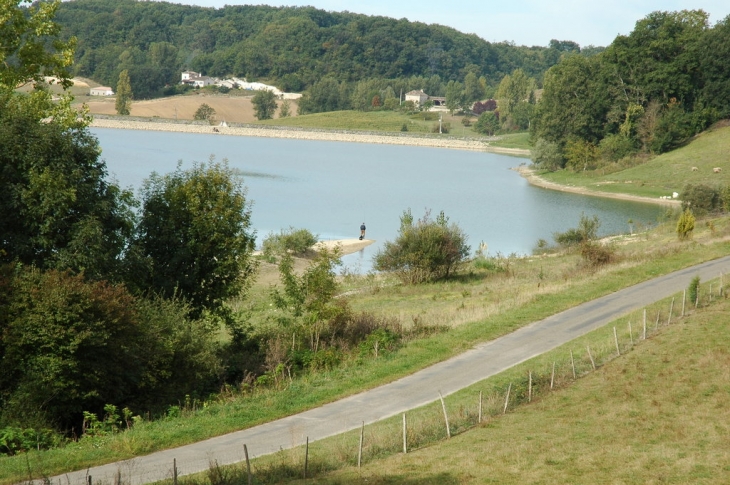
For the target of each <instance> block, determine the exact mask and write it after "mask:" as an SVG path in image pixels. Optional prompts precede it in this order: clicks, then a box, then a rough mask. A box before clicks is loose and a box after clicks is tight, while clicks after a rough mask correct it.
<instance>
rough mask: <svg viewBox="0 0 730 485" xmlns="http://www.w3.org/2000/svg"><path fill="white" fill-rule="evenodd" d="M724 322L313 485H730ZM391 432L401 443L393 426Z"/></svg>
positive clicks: (712, 313) (727, 306) (678, 331)
mask: <svg viewBox="0 0 730 485" xmlns="http://www.w3.org/2000/svg"><path fill="white" fill-rule="evenodd" d="M728 312H730V301H728V300H725V299H723V300H721V301H719V302H718V301H716V302H714V303H712V304H710V306H708V307H707V308H705V309H703V310H699V311H697V312H696V313H694V314H692V315H689V316H687V317H685V318H684V319H679V318H676V319H675V320H674V321H673V323H672V325H670V326H668V327H664V328H660V331H659V332H658V333H656V334H655V335H652V336H651V337H650V338H649V339H648V340H647V341H643V342H641V343H639V344H638V345H636V347H633V348H631V349H629V351H628V353H626V352H627V349H626V348H625V347H624V353H625V355H623V356H622V357H620V358H617V359H613V360H611V361H609V362H608V363H606V364H605V365H604V366H602V367H599V369H598V371H596V372H593V373H589V374H587V375H586V376H585V377H583V378H582V379H580V380H579V381H578V382H577V383H575V384H573V385H568V387H566V388H564V389H561V390H558V391H553V392H550V391H548V390H546V387H547V382H545V381H543V382H541V384H542V390H543V393H542V395H538V397H537V398H536V400H535V401H533V402H532V403H531V404H527V405H522V406H520V407H518V408H517V409H516V410H514V411H513V412H510V413H508V414H506V415H504V416H496V417H490V418H489V419H488V420H487V422H486V423H483V424H481V425H478V426H476V427H475V428H472V429H471V430H469V431H468V432H465V433H463V434H461V435H458V436H456V437H454V438H452V439H451V440H444V439H443V438H442V439H441V442H440V443H439V444H438V445H435V446H426V447H424V448H422V449H419V450H415V451H411V452H410V453H409V454H408V455H402V454H400V453H398V452H397V451H394V452H393V454H392V455H391V456H390V457H388V458H385V459H379V460H378V459H376V460H372V461H370V462H369V463H367V464H366V465H365V466H364V467H363V468H362V470H360V471H358V470H357V469H356V468H354V467H349V468H346V469H343V470H340V471H337V472H333V473H330V474H322V475H320V476H318V477H317V482H318V483H329V484H339V483H368V484H386V483H387V484H415V483H419V484H420V483H424V484H426V483H439V484H472V483H473V484H477V483H500V484H511V483H515V484H517V483H626V484H646V483H678V484H679V483H693V484H699V483H708V484H710V483H730V465H729V463H730V438H729V437H730V425H729V424H728V423H730V406H728V405H727V401H728V399H729V398H730V373H729V372H728V369H730V350H729V349H728V346H727V342H728V341H729V340H730V322H728V319H727V317H726V316H727V314H728ZM621 323H625V322H621ZM637 327H638V324H637ZM634 331H635V332H636V333H637V337H636V341H637V342H639V340H638V329H637V328H634ZM604 337H605V336H604ZM593 340H595V338H594V339H593ZM608 340H609V341H610V338H609V339H608ZM623 341H624V345H625V344H626V342H625V341H626V337H625V335H624V337H623ZM609 347H610V344H609ZM580 348H581V346H580V344H578V343H577V342H576V343H575V344H574V345H573V349H580ZM583 348H585V347H583ZM594 349H595V347H594ZM559 362H560V361H559ZM530 365H531V366H532V367H529V366H530ZM536 365H538V364H537V363H535V362H532V363H528V365H527V366H522V367H523V368H522V369H521V372H522V373H524V372H525V370H526V369H527V368H531V369H533V370H534V369H535V366H536ZM513 377H515V376H513ZM481 387H482V388H484V387H485V385H484V384H481ZM537 392H538V391H536V393H537ZM473 394H474V390H473V391H472V395H473ZM462 405H463V404H462ZM450 407H451V409H452V412H454V408H456V406H454V405H453V404H452V405H451V406H450ZM472 407H473V406H472ZM432 418H434V419H437V418H438V414H437V413H436V414H432ZM411 421H415V419H414V418H411ZM396 424H397V423H396ZM389 431H390V433H392V434H395V435H396V440H397V433H398V427H397V425H396V426H391V429H390V430H389ZM368 437H372V433H369V434H368ZM322 446H323V447H324V445H322ZM350 446H351V448H352V445H350ZM318 451H319V450H316V449H315V450H310V453H312V452H313V454H314V456H315V457H317V456H322V455H321V453H318ZM316 459H317V458H315V460H316ZM320 459H322V458H320ZM457 464H458V465H457ZM261 468H263V467H261Z"/></svg>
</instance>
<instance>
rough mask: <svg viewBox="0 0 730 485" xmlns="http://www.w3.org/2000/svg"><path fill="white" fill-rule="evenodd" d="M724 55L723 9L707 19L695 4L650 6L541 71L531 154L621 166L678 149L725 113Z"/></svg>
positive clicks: (729, 102) (558, 162) (729, 39)
mask: <svg viewBox="0 0 730 485" xmlns="http://www.w3.org/2000/svg"><path fill="white" fill-rule="evenodd" d="M729 59H730V17H728V18H726V19H724V20H723V21H721V22H719V23H717V24H716V25H714V26H710V25H709V22H708V14H707V13H705V12H704V11H702V10H692V11H687V10H683V11H681V12H653V13H651V14H649V15H648V16H646V17H645V18H643V19H641V20H639V21H638V22H637V23H636V26H635V28H634V30H633V31H632V32H631V33H630V34H628V35H619V36H618V37H616V39H615V40H614V41H613V42H612V43H611V45H610V46H608V47H607V48H606V49H605V51H603V52H601V53H600V54H598V55H596V56H593V57H590V58H588V57H584V56H575V55H573V56H566V57H565V58H564V59H563V60H562V61H561V62H560V63H559V64H557V65H556V66H554V67H552V68H551V69H550V70H549V71H548V72H547V73H546V74H545V77H544V81H543V86H544V90H543V93H542V98H541V100H540V102H539V103H538V104H537V106H536V110H535V114H534V117H533V119H532V123H531V129H532V134H533V138H534V139H535V141H536V146H535V150H534V153H533V159H534V160H535V161H536V162H538V164H539V165H541V166H543V167H544V168H548V169H551V170H554V169H559V168H563V167H565V168H569V169H573V170H586V169H589V170H590V169H595V168H598V167H604V168H605V167H607V166H613V167H614V168H616V169H618V168H620V167H622V166H625V164H626V163H636V162H637V161H640V160H641V155H642V154H653V153H662V152H666V151H668V150H671V149H673V148H676V147H677V146H679V145H681V144H682V143H684V142H685V141H686V140H688V139H689V138H690V137H691V136H693V135H695V134H697V133H699V132H700V131H702V130H704V129H705V128H707V127H708V126H710V125H711V124H712V123H714V122H715V121H717V120H720V119H723V118H727V117H728V116H730V61H729ZM637 154H638V155H640V156H639V157H637V156H636V155H637ZM620 162H624V163H623V164H622V163H620Z"/></svg>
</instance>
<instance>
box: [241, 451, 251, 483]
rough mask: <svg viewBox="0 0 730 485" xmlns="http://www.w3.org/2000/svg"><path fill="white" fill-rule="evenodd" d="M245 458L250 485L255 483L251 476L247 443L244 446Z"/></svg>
mask: <svg viewBox="0 0 730 485" xmlns="http://www.w3.org/2000/svg"><path fill="white" fill-rule="evenodd" d="M243 456H244V458H246V477H247V478H248V485H251V484H252V483H253V476H252V475H251V460H249V458H248V446H246V443H244V444H243Z"/></svg>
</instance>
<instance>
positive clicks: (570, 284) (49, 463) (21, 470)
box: [0, 143, 729, 484]
mask: <svg viewBox="0 0 730 485" xmlns="http://www.w3.org/2000/svg"><path fill="white" fill-rule="evenodd" d="M711 145H714V143H711ZM691 146H692V145H691ZM691 146H690V147H691ZM701 152H702V150H698V153H701ZM688 153H689V154H690V155H691V154H692V152H688ZM693 156H694V155H693ZM696 156H697V160H699V159H701V158H702V157H704V156H705V155H702V156H700V155H696ZM698 163H699V162H698V161H696V162H694V164H695V165H697V164H698ZM707 163H710V164H711V162H709V161H708V162H707ZM726 172H727V171H726ZM726 172H725V173H726ZM725 173H723V175H725ZM728 230H729V229H728V227H727V220H725V221H723V222H721V223H717V224H716V229H715V231H716V232H717V234H714V236H715V237H720V238H722V237H724V236H725V235H726V234H727V233H728ZM698 231H699V229H698ZM672 233H673V231H672V228H671V227H669V228H665V229H664V233H663V235H662V236H661V237H663V238H664V239H663V240H656V239H655V238H654V236H652V237H651V238H649V237H647V241H646V245H647V246H646V247H643V246H642V247H640V248H639V249H637V250H636V251H634V253H635V254H634V255H633V256H631V255H629V256H627V259H628V260H633V262H632V264H628V265H624V266H621V267H617V268H613V269H611V271H609V272H606V273H604V272H601V273H600V274H593V275H591V274H578V273H576V271H575V265H576V260H575V258H574V257H570V256H568V257H567V258H566V259H564V260H563V263H562V266H561V264H557V263H556V264H555V265H553V264H552V263H550V262H548V260H541V262H540V263H537V262H536V261H533V260H525V261H522V262H519V263H518V262H512V263H509V264H511V265H513V266H511V268H510V270H509V271H507V272H506V273H505V274H504V276H508V278H502V279H500V278H497V279H495V275H493V274H492V275H491V276H489V275H485V274H484V273H479V272H475V273H473V274H472V275H467V276H465V277H463V278H461V279H457V280H456V281H452V282H447V283H443V284H439V285H425V286H424V287H420V288H417V289H415V290H414V289H402V288H396V289H395V290H393V291H390V290H389V291H387V292H379V291H378V289H379V287H377V286H372V285H371V283H370V282H367V281H365V282H362V281H361V282H359V283H350V284H354V285H357V284H359V285H360V286H361V287H364V288H367V289H370V290H372V291H369V292H366V293H365V294H364V297H363V298H362V299H360V300H355V301H353V306H354V307H356V308H360V309H368V308H371V309H372V308H383V309H385V310H386V311H387V312H390V313H391V314H393V315H394V316H396V317H399V318H400V319H401V321H405V322H407V321H410V320H414V321H415V320H426V321H427V323H436V324H439V323H443V322H445V321H449V322H454V321H456V322H457V323H460V324H461V325H459V326H458V327H457V328H456V329H455V330H454V331H451V332H448V333H446V334H439V335H437V336H435V337H432V338H428V339H424V340H421V341H416V342H413V343H412V344H410V345H409V346H407V347H406V348H405V349H404V350H403V351H402V352H399V353H398V354H395V355H394V356H391V357H390V358H388V359H380V360H378V361H375V362H372V363H368V365H366V366H360V367H352V366H349V367H346V368H344V369H341V370H337V371H334V372H332V373H327V374H323V375H316V376H310V377H307V378H305V379H303V380H302V381H301V382H297V383H295V385H293V386H291V387H290V388H289V390H290V391H291V392H286V393H278V394H277V393H266V392H264V393H260V394H258V395H257V396H255V397H254V398H253V399H249V400H241V399H237V398H235V396H230V399H224V400H223V401H224V402H222V403H219V404H213V405H211V406H210V407H209V408H208V409H206V411H204V412H202V413H197V414H196V413H191V414H190V415H187V416H186V417H185V418H183V419H176V420H171V421H163V422H156V423H146V424H145V425H144V426H139V429H137V430H134V431H133V432H131V433H125V434H123V435H121V436H119V437H115V438H113V439H107V440H106V441H108V445H107V446H99V443H93V442H86V443H80V444H77V445H74V446H72V447H68V448H67V449H65V450H54V451H52V452H47V453H41V454H39V455H37V456H30V459H31V460H32V462H33V463H32V467H33V468H36V467H37V468H39V469H42V470H43V472H45V473H48V474H52V473H58V472H60V471H63V470H67V469H70V468H74V469H77V468H83V467H85V466H90V465H93V464H98V463H104V462H108V461H111V460H115V459H120V458H127V457H131V456H135V455H137V454H142V453H149V452H151V451H154V450H158V449H164V448H168V447H172V446H177V445H180V444H184V443H188V442H192V441H196V440H200V439H203V438H205V437H208V436H213V435H217V434H221V433H225V432H227V431H231V430H234V429H239V428H241V427H242V426H247V425H252V424H254V423H258V422H263V421H267V420H271V419H274V418H276V417H280V416H284V415H287V414H291V413H293V412H296V411H298V410H302V409H306V408H310V407H312V406H316V405H318V404H319V403H323V402H327V401H331V400H333V399H336V398H338V397H341V396H344V395H348V394H351V393H353V392H357V391H358V390H361V389H364V388H370V387H373V386H375V385H378V384H380V383H383V382H387V381H390V380H392V379H394V378H395V377H397V376H400V375H405V374H408V373H410V372H413V371H414V370H416V369H418V368H422V367H424V366H425V365H428V364H429V363H431V362H435V361H437V360H442V359H444V358H447V357H448V356H450V355H454V354H456V353H458V352H460V351H461V350H463V349H465V348H468V347H469V346H471V345H472V344H473V343H474V342H479V341H484V340H488V339H490V338H494V337H496V336H498V335H501V334H504V333H506V332H508V331H510V330H511V329H513V328H517V327H519V326H521V325H524V324H526V323H529V322H531V321H534V320H535V319H538V318H540V317H541V316H546V315H549V314H552V313H555V312H556V311H559V310H560V309H562V308H567V307H569V306H572V305H575V304H577V303H579V302H582V301H586V300H589V299H592V298H595V297H597V296H599V295H602V294H606V293H609V292H611V291H614V290H615V289H617V288H620V287H624V286H628V285H629V284H632V283H634V282H637V281H642V280H644V279H646V278H649V277H651V276H652V275H658V274H663V273H665V272H668V271H671V270H672V269H676V268H681V267H684V266H687V265H689V264H693V263H695V262H699V261H703V260H707V259H711V258H713V257H718V256H719V255H724V254H726V253H727V249H728V247H727V243H715V244H711V243H710V242H709V241H706V242H704V243H700V244H690V245H683V246H682V247H679V246H677V245H675V246H673V245H672V244H670V243H668V241H669V240H674V239H676V238H674V237H673V236H672ZM705 233H707V234H709V230H705ZM675 243H676V242H675ZM640 244H643V243H640ZM652 247H653V248H654V249H653V251H655V252H652V249H651V248H652ZM571 258H572V259H571ZM559 259H560V258H549V261H554V260H556V261H557V260H559ZM538 265H539V267H538ZM515 275H518V276H519V278H518V277H517V276H515ZM520 278H521V279H520ZM510 279H515V280H519V285H518V286H517V287H514V286H510V285H508V284H507V283H505V282H506V281H509V280H510ZM541 285H543V286H541ZM535 288H538V289H540V290H539V291H537V292H536V291H535ZM384 293H387V294H388V297H387V298H386V297H385V296H384ZM489 298H491V300H490V299H489ZM487 300H489V301H487ZM386 302H387V304H384V303H386ZM485 302H486V303H485ZM303 389H307V392H306V393H304V392H301V391H302V390H303ZM21 458H23V459H22V460H21V459H12V458H2V459H0V484H6V483H14V482H16V481H18V480H19V479H22V478H24V477H26V476H27V474H26V471H25V470H26V462H25V457H21Z"/></svg>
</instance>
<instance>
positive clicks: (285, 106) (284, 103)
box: [279, 99, 291, 118]
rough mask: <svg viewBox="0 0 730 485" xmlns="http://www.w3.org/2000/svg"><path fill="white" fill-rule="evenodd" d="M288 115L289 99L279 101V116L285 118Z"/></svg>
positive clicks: (289, 112)
mask: <svg viewBox="0 0 730 485" xmlns="http://www.w3.org/2000/svg"><path fill="white" fill-rule="evenodd" d="M289 116H291V101H289V100H288V99H285V100H284V101H282V103H281V108H279V118H287V117H289Z"/></svg>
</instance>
